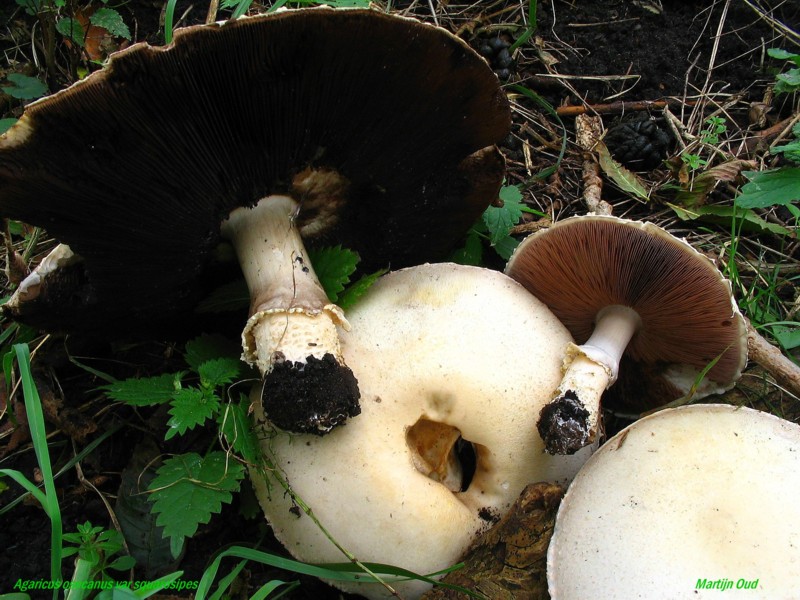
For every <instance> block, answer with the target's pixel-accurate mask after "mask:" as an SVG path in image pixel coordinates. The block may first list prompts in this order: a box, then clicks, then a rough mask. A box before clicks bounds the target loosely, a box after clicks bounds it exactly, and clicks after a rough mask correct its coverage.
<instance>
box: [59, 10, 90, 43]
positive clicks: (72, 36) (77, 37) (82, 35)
mask: <svg viewBox="0 0 800 600" xmlns="http://www.w3.org/2000/svg"><path fill="white" fill-rule="evenodd" d="M56 31H58V33H60V34H61V35H63V36H64V37H65V38H67V39H68V40H71V41H73V42H75V43H76V44H78V45H79V46H83V45H84V40H85V39H86V31H84V29H83V25H81V23H80V21H78V20H77V19H73V18H72V17H65V18H63V19H59V20H58V21H57V22H56Z"/></svg>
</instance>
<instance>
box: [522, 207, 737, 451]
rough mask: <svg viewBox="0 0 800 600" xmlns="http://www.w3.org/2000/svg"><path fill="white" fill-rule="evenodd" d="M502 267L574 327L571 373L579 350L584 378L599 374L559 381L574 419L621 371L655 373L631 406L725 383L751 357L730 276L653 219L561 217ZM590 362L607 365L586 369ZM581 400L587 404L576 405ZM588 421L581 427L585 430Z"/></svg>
mask: <svg viewBox="0 0 800 600" xmlns="http://www.w3.org/2000/svg"><path fill="white" fill-rule="evenodd" d="M506 273H507V274H508V275H509V276H510V277H512V278H513V279H515V280H517V281H519V282H520V283H521V284H522V285H523V286H525V288H526V289H528V290H529V291H530V292H531V293H532V294H533V295H534V296H536V297H537V298H539V299H540V300H541V301H542V302H544V303H545V304H546V305H547V306H548V307H549V308H550V310H552V311H553V313H554V314H555V315H556V316H557V317H558V318H559V320H560V321H561V322H562V323H564V325H565V326H566V327H567V329H569V330H570V332H571V333H572V335H573V336H574V338H575V341H576V344H578V345H577V346H574V347H571V348H570V350H569V352H568V355H567V360H566V362H567V364H568V370H567V374H568V375H570V371H569V367H571V366H572V365H575V366H576V368H583V366H581V364H580V361H581V360H583V359H585V360H583V363H587V366H586V369H584V370H585V371H586V372H587V375H586V379H585V380H584V381H589V379H590V378H592V377H594V379H596V380H597V381H596V382H590V383H588V384H587V385H586V387H585V390H581V389H578V387H580V385H581V383H580V381H578V377H577V376H575V377H573V378H572V379H574V380H575V382H576V383H575V385H576V386H578V387H575V393H572V389H569V390H568V389H562V390H560V392H563V394H562V395H561V398H563V401H562V400H558V403H559V404H560V405H563V407H565V410H564V411H563V412H565V414H566V412H571V413H574V414H575V415H577V416H575V417H574V419H573V421H572V422H571V423H572V424H573V425H574V424H576V423H577V425H576V426H575V427H574V428H575V429H576V430H585V429H587V427H585V426H584V424H583V423H582V421H583V420H584V419H590V418H591V417H590V416H589V413H591V411H592V410H593V409H591V408H589V407H588V405H589V404H592V403H594V404H595V405H596V404H598V402H597V401H598V400H599V397H598V398H592V397H591V396H592V395H595V396H597V395H598V394H600V393H602V391H603V390H604V389H605V388H606V387H607V385H610V384H613V383H614V381H615V380H616V379H617V374H618V372H619V373H620V374H622V376H623V377H625V376H627V375H630V374H631V372H632V371H639V372H643V373H645V374H646V375H647V376H649V377H651V378H656V379H657V380H658V381H659V383H660V385H658V386H655V385H653V386H648V385H640V386H639V387H638V388H637V389H636V390H635V392H636V393H635V394H633V395H634V396H635V402H636V404H637V407H638V408H640V409H647V408H655V407H657V406H662V405H664V404H667V403H669V402H670V401H672V400H675V399H677V398H679V397H681V396H683V395H685V394H688V393H689V392H690V390H694V397H695V398H701V397H703V396H707V395H709V394H713V393H721V392H723V391H725V390H727V389H729V388H730V387H732V386H733V385H734V383H735V382H736V380H737V379H738V378H739V376H740V374H741V371H742V369H743V368H744V366H745V364H746V362H747V331H746V327H745V323H744V319H743V318H742V316H741V314H740V313H739V310H738V308H737V306H736V303H735V301H734V299H733V297H732V294H731V286H730V283H729V282H728V281H727V280H725V279H724V278H723V276H722V275H721V273H720V272H719V271H718V270H717V268H716V267H715V266H714V265H713V263H712V262H711V261H710V260H709V259H708V258H707V257H705V256H704V255H702V254H700V253H699V252H697V251H696V250H695V249H694V248H692V247H691V246H690V245H689V244H688V243H686V242H685V241H683V240H680V239H678V238H676V237H674V236H672V235H670V234H669V233H667V232H666V231H665V230H663V229H662V228H660V227H658V226H656V225H654V224H652V223H644V222H637V221H628V220H624V219H619V218H616V217H610V216H587V217H574V218H570V219H565V220H563V221H560V222H558V223H556V224H555V225H553V226H552V227H550V228H549V229H547V230H544V231H541V232H539V233H536V234H533V235H531V236H530V237H528V238H527V239H526V240H524V241H523V242H522V243H521V244H520V245H519V247H518V248H517V250H516V251H515V253H514V255H513V256H512V257H511V260H510V261H509V263H508V266H507V268H506ZM623 353H624V358H625V359H626V362H623V366H622V367H620V356H622V355H623ZM569 363H572V364H569ZM588 363H592V364H595V365H599V366H600V367H601V368H602V370H603V371H605V373H602V372H600V371H597V370H595V371H594V372H593V373H589V371H591V370H592V365H591V364H588ZM705 369H708V370H707V372H705V373H704V370H705ZM574 370H575V369H573V371H574ZM626 371H627V373H626ZM581 377H583V375H581ZM694 386H696V388H695V387H694ZM562 387H564V386H562ZM626 391H627V390H626ZM631 391H633V390H631ZM571 393H572V396H570V394H571ZM573 396H574V397H573ZM572 404H574V406H572ZM584 405H585V406H586V407H587V408H588V410H589V412H588V413H587V412H586V411H584V413H581V414H578V413H579V412H580V409H582V407H583V406H584ZM551 408H556V407H555V405H554V406H553V407H551ZM551 408H548V411H549V410H551ZM558 410H559V411H561V409H558ZM595 410H596V406H595ZM557 420H561V417H559V418H558V419H554V422H555V421H557ZM593 427H594V426H593V425H591V426H588V428H589V429H592V431H581V432H579V433H582V434H586V437H587V439H591V437H592V436H593V435H594V431H593ZM572 447H573V448H574V447H575V445H573V446H572ZM578 447H580V446H579V445H578Z"/></svg>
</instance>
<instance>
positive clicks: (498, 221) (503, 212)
mask: <svg viewBox="0 0 800 600" xmlns="http://www.w3.org/2000/svg"><path fill="white" fill-rule="evenodd" d="M500 199H501V200H502V201H503V206H502V207H497V206H490V207H488V208H487V209H486V210H485V211H484V213H483V222H484V224H485V225H486V228H487V229H488V230H489V243H490V244H491V245H492V246H494V245H496V244H497V243H498V242H499V241H500V240H502V239H504V238H507V237H508V234H509V232H510V231H511V228H512V227H513V226H514V225H516V224H517V223H518V222H519V219H520V217H521V216H522V207H523V206H522V192H520V191H519V188H518V187H516V186H513V185H510V186H504V187H502V188H501V189H500Z"/></svg>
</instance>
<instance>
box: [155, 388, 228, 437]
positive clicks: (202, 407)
mask: <svg viewBox="0 0 800 600" xmlns="http://www.w3.org/2000/svg"><path fill="white" fill-rule="evenodd" d="M218 410H219V398H218V397H217V396H216V395H215V394H211V393H204V392H203V391H202V390H200V389H197V388H184V389H182V390H179V391H177V392H175V394H174V395H173V399H172V408H170V409H169V414H170V415H172V417H171V418H170V420H169V421H167V425H168V426H169V429H167V434H166V435H165V436H164V439H165V440H169V439H172V438H173V437H175V436H176V435H178V434H180V435H183V434H184V433H186V430H187V429H194V428H195V427H196V426H197V425H202V424H203V423H205V422H206V419H209V418H211V417H212V416H214V415H215V414H216V413H217V411H218Z"/></svg>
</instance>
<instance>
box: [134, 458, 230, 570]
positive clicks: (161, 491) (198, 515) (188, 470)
mask: <svg viewBox="0 0 800 600" xmlns="http://www.w3.org/2000/svg"><path fill="white" fill-rule="evenodd" d="M243 478H244V467H243V466H242V465H241V464H240V463H238V462H236V461H235V460H232V459H231V457H230V456H229V455H228V454H226V453H225V452H221V451H215V452H210V453H209V454H207V455H206V456H204V457H203V456H200V455H199V454H196V453H194V452H190V453H187V454H181V455H179V456H175V457H172V458H170V459H167V460H166V461H164V464H163V465H162V466H161V467H160V468H159V469H158V475H157V476H156V478H155V479H153V481H152V482H151V483H150V487H149V489H150V490H151V491H152V494H151V496H150V501H151V502H153V512H155V513H156V514H157V515H158V517H157V519H156V523H157V524H158V525H159V526H161V527H163V528H164V535H166V536H168V537H169V538H170V547H171V550H172V555H173V556H178V555H179V554H180V552H181V550H182V548H183V543H184V539H185V538H187V537H191V536H193V535H194V534H195V532H196V531H197V527H198V526H199V525H200V524H202V523H208V521H209V520H210V519H211V515H213V514H215V513H218V512H219V511H220V510H221V509H222V505H223V503H229V502H230V501H231V499H232V497H233V496H232V492H235V491H238V490H239V483H240V481H241V480H242V479H243Z"/></svg>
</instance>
